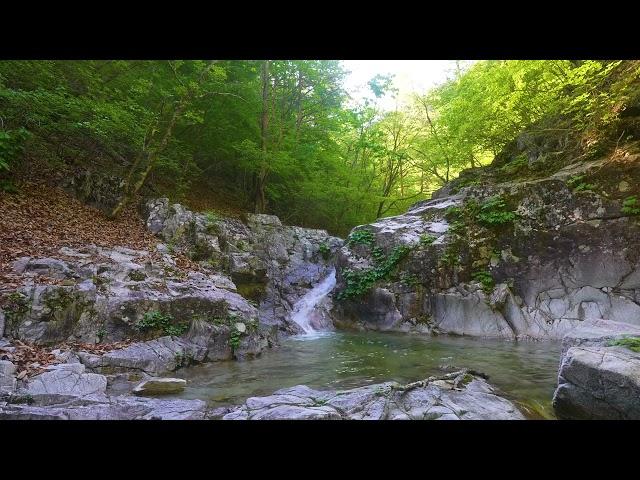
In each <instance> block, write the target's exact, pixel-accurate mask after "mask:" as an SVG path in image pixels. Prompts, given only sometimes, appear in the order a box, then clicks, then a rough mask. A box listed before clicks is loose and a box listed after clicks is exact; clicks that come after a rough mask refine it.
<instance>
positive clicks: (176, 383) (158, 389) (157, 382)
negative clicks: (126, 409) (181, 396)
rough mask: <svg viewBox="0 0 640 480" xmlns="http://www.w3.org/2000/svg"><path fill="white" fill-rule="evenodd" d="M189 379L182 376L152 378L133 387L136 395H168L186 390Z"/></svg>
mask: <svg viewBox="0 0 640 480" xmlns="http://www.w3.org/2000/svg"><path fill="white" fill-rule="evenodd" d="M186 385H187V381H186V380H184V379H182V378H150V379H148V380H144V381H143V382H142V383H140V384H139V385H138V386H136V387H135V388H134V389H133V393H134V394H136V395H146V396H149V395H167V394H171V393H179V392H181V391H182V390H184V387H185V386H186Z"/></svg>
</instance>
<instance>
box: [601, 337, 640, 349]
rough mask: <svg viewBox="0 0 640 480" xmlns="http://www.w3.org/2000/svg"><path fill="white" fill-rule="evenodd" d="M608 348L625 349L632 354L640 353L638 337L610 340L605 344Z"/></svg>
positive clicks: (639, 339) (639, 338)
mask: <svg viewBox="0 0 640 480" xmlns="http://www.w3.org/2000/svg"><path fill="white" fill-rule="evenodd" d="M607 345H608V346H609V347H627V348H628V349H629V350H631V351H633V352H638V353H640V337H625V338H619V339H617V340H612V341H611V342H609V343H608V344H607Z"/></svg>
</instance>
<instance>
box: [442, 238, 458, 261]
mask: <svg viewBox="0 0 640 480" xmlns="http://www.w3.org/2000/svg"><path fill="white" fill-rule="evenodd" d="M440 263H441V264H442V265H446V266H448V267H454V266H456V265H458V264H459V263H460V253H459V252H458V250H457V248H456V244H455V243H454V242H452V243H450V244H449V245H447V248H446V249H445V251H444V253H443V254H442V256H441V257H440Z"/></svg>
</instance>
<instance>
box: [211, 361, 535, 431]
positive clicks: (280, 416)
mask: <svg viewBox="0 0 640 480" xmlns="http://www.w3.org/2000/svg"><path fill="white" fill-rule="evenodd" d="M218 415H221V416H222V419H223V420H347V419H348V420H488V419H491V420H523V419H524V418H525V417H524V416H523V415H522V413H520V412H519V411H518V409H517V408H516V406H515V405H514V404H513V403H511V402H510V401H508V400H506V399H504V398H502V397H500V396H498V395H497V393H496V392H495V391H494V389H493V388H492V387H491V386H490V385H489V384H488V383H487V382H486V381H484V380H483V379H482V378H479V377H477V376H474V375H471V374H469V373H468V372H466V371H460V372H455V373H452V374H448V375H446V376H443V377H439V378H438V377H433V378H430V379H428V380H425V381H422V382H415V383H413V384H409V385H400V384H398V383H395V382H387V383H383V384H377V385H368V386H366V387H360V388H354V389H350V390H338V391H336V390H325V391H321V390H313V389H311V388H309V387H307V386H304V385H298V386H295V387H292V388H286V389H283V390H278V391H277V392H275V393H274V394H272V395H269V396H267V397H252V398H249V399H247V400H246V402H245V403H244V405H242V406H241V407H239V408H236V409H233V410H231V411H227V410H224V409H221V410H219V412H218Z"/></svg>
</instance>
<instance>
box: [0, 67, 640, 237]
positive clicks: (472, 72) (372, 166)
mask: <svg viewBox="0 0 640 480" xmlns="http://www.w3.org/2000/svg"><path fill="white" fill-rule="evenodd" d="M264 64H265V63H264V61H262V60H260V61H254V60H235V61H234V60H226V61H217V62H215V63H212V62H210V61H202V60H169V61H166V60H135V61H132V60H109V61H103V60H83V61H54V60H10V61H0V112H1V118H0V189H2V190H4V191H15V187H14V184H13V183H12V180H15V178H16V177H15V176H16V175H18V173H19V172H18V168H17V167H23V166H25V167H29V165H27V162H31V161H33V160H32V159H37V162H41V163H43V164H46V165H47V167H48V168H49V169H51V170H52V171H54V172H56V173H61V172H62V173H63V174H64V173H66V170H70V169H71V167H74V168H75V167H76V166H83V165H100V168H101V169H104V173H108V174H109V175H111V174H113V175H117V176H120V177H121V178H125V179H126V178H131V179H132V181H133V180H135V181H136V182H137V181H138V180H142V183H143V184H145V182H146V183H149V182H151V183H153V189H154V191H156V192H158V193H160V194H162V195H166V196H169V197H170V198H178V199H179V198H181V197H189V196H191V197H192V198H189V200H200V199H199V198H197V197H199V196H201V193H200V192H215V193H212V197H213V198H205V199H203V200H216V201H217V200H219V199H220V198H223V199H228V201H229V203H231V204H233V205H232V206H233V207H235V208H236V209H239V210H255V207H256V191H257V190H258V188H257V187H258V184H259V183H260V184H261V187H262V189H263V194H264V197H265V202H266V210H267V211H268V212H269V213H273V214H276V215H280V216H281V218H283V219H284V218H286V219H287V222H288V223H290V224H297V225H303V226H307V227H320V228H326V229H328V230H330V231H331V232H332V233H336V234H339V235H340V236H343V235H346V234H347V232H349V231H350V229H351V227H352V226H353V225H363V224H366V223H370V222H371V221H373V220H375V219H376V218H378V217H381V216H387V215H392V214H395V213H399V212H401V211H404V210H406V207H407V206H408V205H409V204H411V203H413V202H415V201H416V200H419V199H421V198H426V197H427V196H428V195H429V194H430V193H431V192H432V191H433V190H435V189H436V188H438V187H440V186H442V185H444V184H445V183H447V182H448V181H450V180H452V179H453V178H455V176H456V175H457V174H458V173H459V172H460V171H462V170H463V169H466V168H468V167H478V166H481V165H486V164H488V163H489V162H491V160H492V159H493V158H494V157H495V155H496V154H497V153H499V152H500V151H501V150H502V149H503V148H504V147H505V146H506V145H508V144H509V143H510V142H511V141H512V140H513V139H514V138H515V137H516V136H518V134H520V133H521V132H523V131H524V130H527V129H531V128H533V127H536V126H537V125H538V124H539V122H540V121H541V120H543V119H545V118H560V117H561V118H562V119H563V121H564V122H565V123H566V125H563V126H564V127H566V128H567V129H570V130H573V131H579V132H595V133H596V134H597V135H595V137H598V138H599V137H602V136H604V135H605V134H606V132H610V131H611V129H610V128H609V127H615V125H616V123H615V122H616V121H617V118H618V115H619V113H620V112H622V111H624V110H625V106H626V105H627V104H628V103H629V101H630V99H633V98H634V95H636V96H637V81H638V78H639V75H640V69H638V68H637V63H634V62H633V61H625V62H620V61H600V60H587V61H569V60H506V61H505V60H491V61H478V62H475V63H473V64H472V65H470V64H464V63H463V64H460V65H459V66H460V67H461V68H459V69H458V70H457V71H456V72H455V73H454V74H452V75H451V76H450V78H448V79H447V80H446V81H445V82H443V83H442V84H440V85H438V86H437V87H435V88H433V89H431V90H429V91H428V92H424V94H422V95H416V96H415V98H414V99H413V100H412V101H411V102H408V104H407V105H406V106H402V107H399V108H397V109H396V110H394V111H385V110H383V109H382V108H381V105H382V100H383V99H385V100H387V99H388V98H389V96H394V95H396V94H397V93H398V92H397V91H396V88H395V84H394V80H393V78H391V77H390V76H384V75H378V76H376V77H374V78H373V79H371V80H370V82H368V84H369V88H370V90H371V96H370V98H367V99H364V100H363V101H361V102H360V103H358V104H353V103H352V102H348V95H347V92H346V91H345V83H344V80H345V76H346V72H345V71H344V69H343V66H342V65H341V63H340V62H339V61H325V60H282V59H281V60H273V61H269V64H268V74H267V76H268V78H267V79H266V80H267V82H266V85H268V87H269V88H268V89H267V91H266V94H267V103H266V108H265V105H263V99H262V85H263V82H262V79H261V70H262V66H263V65H264ZM263 110H264V111H265V114H266V120H267V121H266V125H267V131H266V132H265V135H262V132H261V122H260V120H261V117H262V115H261V114H262V112H263ZM595 143H596V144H598V143H597V142H595ZM147 162H150V164H148V163H147ZM540 164H542V162H536V164H535V165H540ZM148 166H150V167H152V168H151V170H152V174H150V175H149V176H148V177H144V178H141V177H142V174H143V173H144V172H145V171H146V169H147V167H148ZM526 168H528V165H527V161H526V158H525V156H524V155H523V156H520V157H516V158H515V159H513V160H512V161H511V162H509V163H507V164H505V165H504V166H503V167H502V168H501V173H504V174H508V175H511V174H519V173H520V172H522V171H524V170H525V169H526ZM531 168H533V166H532V167H531ZM101 173H102V172H101ZM129 174H131V175H129ZM479 183H481V179H480V178H478V177H477V176H474V175H468V176H467V177H465V178H464V179H462V181H461V182H459V183H458V184H457V185H455V186H454V188H462V187H464V186H470V185H478V184H479ZM134 186H135V183H134ZM193 186H197V187H198V189H192V187H193ZM575 186H576V187H577V190H576V191H578V192H579V191H583V190H588V189H589V187H590V185H589V184H585V185H581V184H580V183H578V184H576V185H575ZM128 190H129V189H128ZM202 196H205V197H206V196H207V194H206V193H204V194H203V195H202ZM193 197H196V198H193ZM185 203H186V202H185ZM187 204H188V203H187ZM206 204H207V205H209V204H211V203H210V202H206ZM214 215H217V214H214ZM208 217H209V220H210V223H211V233H217V230H216V229H217V226H216V219H215V218H214V217H212V216H208ZM494 220H495V219H494ZM502 220H507V219H506V218H504V219H502ZM502 220H499V219H498V224H500V222H501V221H502ZM491 221H493V220H491ZM361 240H362V242H361V243H364V244H366V245H369V246H371V243H370V242H369V241H368V240H367V239H366V238H362V239H361ZM357 243H358V241H357V240H356V244H357Z"/></svg>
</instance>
